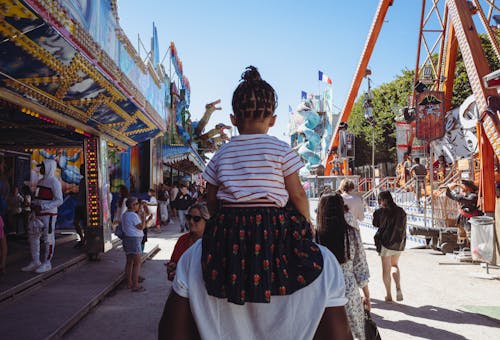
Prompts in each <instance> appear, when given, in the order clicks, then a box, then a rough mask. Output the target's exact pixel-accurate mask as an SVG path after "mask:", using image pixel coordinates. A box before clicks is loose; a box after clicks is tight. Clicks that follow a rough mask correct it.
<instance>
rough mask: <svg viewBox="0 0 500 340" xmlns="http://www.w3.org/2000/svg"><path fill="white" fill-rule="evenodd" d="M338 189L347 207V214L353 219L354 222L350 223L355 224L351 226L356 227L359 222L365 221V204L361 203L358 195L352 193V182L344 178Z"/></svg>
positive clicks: (361, 200)
mask: <svg viewBox="0 0 500 340" xmlns="http://www.w3.org/2000/svg"><path fill="white" fill-rule="evenodd" d="M339 189H340V192H341V195H342V199H343V200H344V203H345V204H346V205H347V206H348V207H349V212H350V213H351V214H352V215H353V216H354V218H355V220H354V221H353V222H352V223H354V224H355V225H353V226H354V227H357V226H358V224H359V223H358V222H361V221H363V220H364V219H365V204H364V202H363V199H362V198H361V197H360V196H359V195H357V194H355V193H354V189H355V186H354V182H353V181H352V180H350V179H348V178H344V179H343V180H342V181H341V182H340V186H339ZM349 224H351V223H349ZM351 225H352V224H351Z"/></svg>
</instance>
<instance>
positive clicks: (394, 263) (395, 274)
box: [390, 254, 403, 301]
mask: <svg viewBox="0 0 500 340" xmlns="http://www.w3.org/2000/svg"><path fill="white" fill-rule="evenodd" d="M399 255H400V254H397V255H392V256H391V257H390V258H391V266H392V268H394V269H395V270H394V272H393V273H392V278H393V279H394V283H395V285H396V300H398V301H402V300H403V293H402V291H401V272H400V270H399V265H398V262H399Z"/></svg>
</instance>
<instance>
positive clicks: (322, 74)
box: [318, 71, 332, 85]
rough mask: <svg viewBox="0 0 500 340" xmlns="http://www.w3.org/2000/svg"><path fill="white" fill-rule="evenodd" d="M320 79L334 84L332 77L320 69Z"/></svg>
mask: <svg viewBox="0 0 500 340" xmlns="http://www.w3.org/2000/svg"><path fill="white" fill-rule="evenodd" d="M318 79H319V81H322V82H324V83H327V84H330V85H332V78H330V77H328V76H327V75H326V74H324V73H323V72H321V71H318Z"/></svg>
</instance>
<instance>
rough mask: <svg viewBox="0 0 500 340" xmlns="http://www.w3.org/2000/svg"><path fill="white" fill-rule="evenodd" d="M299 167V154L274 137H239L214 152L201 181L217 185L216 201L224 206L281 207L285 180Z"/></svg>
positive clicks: (253, 135) (283, 199) (286, 193)
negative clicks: (219, 201) (221, 202)
mask: <svg viewBox="0 0 500 340" xmlns="http://www.w3.org/2000/svg"><path fill="white" fill-rule="evenodd" d="M302 166H303V163H302V160H301V159H300V157H299V155H298V154H297V153H296V152H295V151H294V150H293V149H292V148H290V146H289V145H288V144H287V143H286V142H283V141H281V140H279V139H278V138H276V137H273V136H269V135H267V134H250V135H239V136H235V137H233V138H231V140H230V141H229V142H228V143H226V144H224V145H223V146H222V147H221V148H220V149H219V150H218V151H217V152H216V153H215V155H214V156H213V157H212V159H211V160H210V162H209V163H208V165H207V168H206V169H205V172H204V173H203V178H204V179H205V180H206V181H207V182H208V183H210V184H212V185H215V186H218V191H217V198H218V199H219V200H221V201H223V203H224V204H225V205H237V204H241V203H242V204H244V206H279V207H284V206H285V205H286V203H287V201H288V192H287V191H286V189H285V177H287V176H289V175H291V174H293V173H295V172H297V171H298V170H299V169H300V168H302Z"/></svg>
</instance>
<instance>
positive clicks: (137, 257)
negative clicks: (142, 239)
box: [132, 254, 142, 289]
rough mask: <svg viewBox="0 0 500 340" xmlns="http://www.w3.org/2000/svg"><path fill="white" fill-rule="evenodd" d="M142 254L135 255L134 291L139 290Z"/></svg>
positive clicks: (133, 270)
mask: <svg viewBox="0 0 500 340" xmlns="http://www.w3.org/2000/svg"><path fill="white" fill-rule="evenodd" d="M141 262H142V258H141V254H134V258H133V267H132V287H133V288H132V289H139V288H140V286H139V274H140V272H141Z"/></svg>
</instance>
